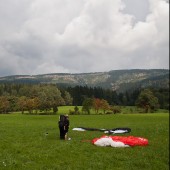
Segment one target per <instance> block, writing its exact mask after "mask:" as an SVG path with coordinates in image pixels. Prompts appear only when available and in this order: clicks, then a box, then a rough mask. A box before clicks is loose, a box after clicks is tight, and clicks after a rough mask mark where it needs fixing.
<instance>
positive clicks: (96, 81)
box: [0, 69, 169, 91]
mask: <svg viewBox="0 0 170 170" xmlns="http://www.w3.org/2000/svg"><path fill="white" fill-rule="evenodd" d="M8 82H11V83H29V84H30V83H35V84H36V83H52V84H58V85H60V86H72V87H73V86H76V85H79V86H89V87H102V88H107V89H112V90H114V91H127V90H128V89H134V88H137V87H141V88H146V87H156V88H169V70H168V69H151V70H144V69H133V70H112V71H109V72H94V73H81V74H66V73H53V74H42V75H12V76H6V77H0V83H8Z"/></svg>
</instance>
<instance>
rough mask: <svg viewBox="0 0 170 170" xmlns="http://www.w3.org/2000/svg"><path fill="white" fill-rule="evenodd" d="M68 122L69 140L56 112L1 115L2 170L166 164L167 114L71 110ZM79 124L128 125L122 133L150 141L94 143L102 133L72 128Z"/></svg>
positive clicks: (153, 168)
mask: <svg viewBox="0 0 170 170" xmlns="http://www.w3.org/2000/svg"><path fill="white" fill-rule="evenodd" d="M60 111H61V110H60ZM65 111H66V110H62V111H61V112H59V113H63V112H65ZM70 123H71V125H70V130H69V137H71V140H70V141H61V140H60V139H59V130H58V116H57V115H55V116H45V115H43V116H33V115H21V114H11V115H0V169H2V170H3V169H4V170H6V169H9V170H54V169H56V170H61V169H62V170H98V169H99V170H140V169H141V170H142V169H143V170H168V169H169V114H160V113H156V114H119V115H89V116H88V115H74V116H70ZM79 126H84V127H95V128H116V127H129V128H131V130H132V131H131V133H130V134H122V136H129V135H133V136H138V137H144V138H147V139H148V140H149V145H148V146H146V147H140V146H136V147H132V148H131V147H130V148H111V147H97V146H94V145H92V144H91V143H90V142H89V141H90V140H92V139H93V138H96V137H100V136H102V135H103V133H102V132H94V131H91V132H90V131H86V132H77V131H73V130H72V128H74V127H79ZM47 133H48V135H47Z"/></svg>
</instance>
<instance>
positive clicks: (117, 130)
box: [72, 127, 131, 134]
mask: <svg viewBox="0 0 170 170" xmlns="http://www.w3.org/2000/svg"><path fill="white" fill-rule="evenodd" d="M72 130H75V131H86V130H87V131H100V132H104V133H108V134H121V133H130V132H131V129H130V128H125V127H120V128H113V129H99V128H86V127H77V128H73V129H72Z"/></svg>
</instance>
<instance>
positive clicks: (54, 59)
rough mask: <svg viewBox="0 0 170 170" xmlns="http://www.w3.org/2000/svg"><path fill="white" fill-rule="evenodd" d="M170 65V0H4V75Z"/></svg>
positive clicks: (0, 71) (0, 48)
mask: <svg viewBox="0 0 170 170" xmlns="http://www.w3.org/2000/svg"><path fill="white" fill-rule="evenodd" d="M121 69H169V0H50V1H49V0H0V76H1V77H2V76H8V75H36V74H47V73H89V72H103V71H110V70H121Z"/></svg>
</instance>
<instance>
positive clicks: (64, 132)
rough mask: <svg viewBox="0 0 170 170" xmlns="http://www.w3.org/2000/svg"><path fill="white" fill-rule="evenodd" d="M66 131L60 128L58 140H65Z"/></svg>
mask: <svg viewBox="0 0 170 170" xmlns="http://www.w3.org/2000/svg"><path fill="white" fill-rule="evenodd" d="M65 135H66V131H65V130H64V127H60V139H65Z"/></svg>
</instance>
